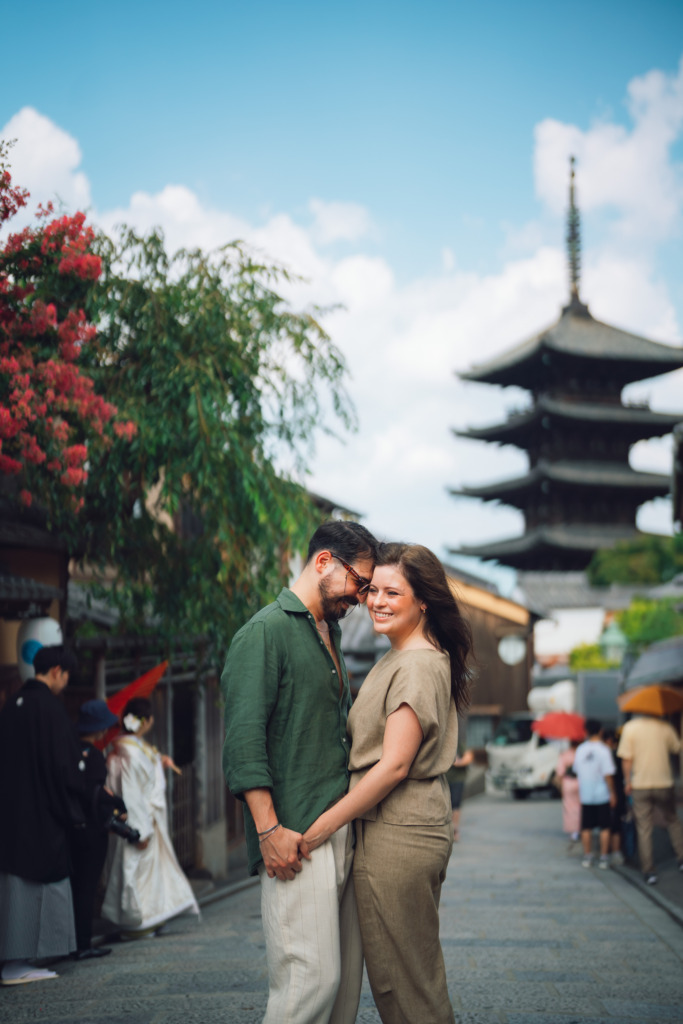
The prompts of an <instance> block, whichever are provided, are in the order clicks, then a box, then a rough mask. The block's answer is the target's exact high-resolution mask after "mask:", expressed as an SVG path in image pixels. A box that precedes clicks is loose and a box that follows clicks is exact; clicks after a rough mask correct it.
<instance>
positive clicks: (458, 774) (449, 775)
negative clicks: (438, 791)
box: [446, 744, 474, 843]
mask: <svg viewBox="0 0 683 1024" xmlns="http://www.w3.org/2000/svg"><path fill="white" fill-rule="evenodd" d="M473 761H474V753H473V751H471V750H465V748H464V746H463V745H462V744H461V745H460V746H459V747H458V756H457V757H456V759H455V761H454V762H453V764H452V765H451V767H450V768H449V769H448V771H447V772H446V782H447V783H448V788H449V790H450V793H451V810H452V812H453V842H454V843H457V842H459V840H460V808H461V806H462V798H463V794H464V792H465V782H466V781H467V769H468V768H469V766H470V765H471V764H472V763H473Z"/></svg>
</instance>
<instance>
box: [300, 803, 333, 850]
mask: <svg viewBox="0 0 683 1024" xmlns="http://www.w3.org/2000/svg"><path fill="white" fill-rule="evenodd" d="M335 831H336V829H334V828H332V825H331V822H330V820H329V815H328V813H327V811H325V812H324V813H323V814H321V815H320V817H319V818H316V820H315V821H314V822H313V824H312V825H311V826H310V827H309V828H307V829H306V831H305V832H304V835H303V842H304V843H305V844H306V847H307V849H308V850H309V851H310V850H317V849H318V847H319V846H322V844H323V843H325V842H327V840H328V839H329V838H330V836H331V835H332V834H333V833H334V832H335Z"/></svg>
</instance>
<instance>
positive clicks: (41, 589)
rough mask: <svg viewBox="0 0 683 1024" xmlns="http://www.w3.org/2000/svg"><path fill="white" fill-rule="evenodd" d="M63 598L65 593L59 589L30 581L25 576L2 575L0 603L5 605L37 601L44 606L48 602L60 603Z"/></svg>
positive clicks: (0, 578)
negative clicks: (14, 602)
mask: <svg viewBox="0 0 683 1024" xmlns="http://www.w3.org/2000/svg"><path fill="white" fill-rule="evenodd" d="M63 596H64V591H63V590H60V588H59V587H52V586H50V585H49V584H47V583H39V582H38V580H33V579H28V578H27V577H25V576H14V575H13V574H11V573H0V601H2V602H3V603H7V602H13V601H16V602H18V603H25V602H27V601H28V602H32V601H36V602H40V603H41V604H42V603H45V602H47V601H59V600H60V599H61V598H62V597H63Z"/></svg>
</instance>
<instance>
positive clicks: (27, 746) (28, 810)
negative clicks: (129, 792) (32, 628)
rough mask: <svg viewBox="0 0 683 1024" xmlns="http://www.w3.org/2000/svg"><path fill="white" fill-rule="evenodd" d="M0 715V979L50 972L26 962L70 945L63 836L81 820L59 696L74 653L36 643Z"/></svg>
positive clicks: (68, 729) (59, 953) (72, 740)
mask: <svg viewBox="0 0 683 1024" xmlns="http://www.w3.org/2000/svg"><path fill="white" fill-rule="evenodd" d="M33 667H34V671H35V677H34V678H33V679H28V680H27V681H26V682H25V683H24V685H23V686H22V687H21V689H20V690H19V691H18V692H17V693H15V694H14V696H13V697H11V698H10V699H9V700H8V701H7V704H6V705H5V707H4V708H3V711H2V713H1V714H0V822H1V825H0V961H4V964H3V968H2V975H1V978H0V980H1V983H2V984H3V985H22V984H25V983H27V982H33V981H44V980H48V979H51V978H56V977H57V974H56V972H55V971H52V970H47V969H45V968H41V967H36V966H35V963H33V962H32V961H35V960H43V959H49V958H57V957H64V956H67V955H68V954H69V953H70V952H72V951H73V950H75V949H76V933H75V928H74V914H73V906H72V897H71V883H70V881H69V875H70V868H71V865H70V856H69V852H70V851H69V845H70V844H69V837H70V834H71V833H72V832H73V830H74V829H75V828H81V829H82V828H83V827H84V825H85V820H84V813H83V794H84V789H83V771H82V770H80V771H79V757H78V746H77V743H76V736H75V734H74V728H73V725H72V723H71V722H70V721H69V717H68V715H67V713H66V710H65V709H64V706H63V704H62V702H61V700H60V699H59V695H60V694H61V692H62V690H64V688H65V687H66V685H67V683H68V682H69V677H70V676H72V675H73V674H74V673H75V671H76V659H75V657H74V655H73V654H72V653H71V652H70V651H68V650H66V649H65V648H64V647H61V646H54V647H42V648H40V650H39V651H38V652H37V654H36V655H35V658H34V661H33Z"/></svg>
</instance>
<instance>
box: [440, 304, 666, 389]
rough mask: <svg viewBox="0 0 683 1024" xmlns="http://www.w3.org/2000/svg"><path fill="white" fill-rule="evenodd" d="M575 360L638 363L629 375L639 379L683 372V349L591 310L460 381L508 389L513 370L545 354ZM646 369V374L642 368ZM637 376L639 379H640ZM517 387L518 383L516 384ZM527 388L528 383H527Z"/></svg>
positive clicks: (568, 314)
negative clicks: (606, 320)
mask: <svg viewBox="0 0 683 1024" xmlns="http://www.w3.org/2000/svg"><path fill="white" fill-rule="evenodd" d="M544 352H545V353H546V354H547V355H552V353H557V354H558V355H562V356H571V357H574V358H579V359H581V360H591V361H595V360H607V361H609V362H613V363H615V364H616V363H620V364H622V369H623V370H624V372H626V364H633V368H632V369H631V370H630V371H629V373H628V376H629V377H630V378H631V379H633V380H638V379H642V378H644V377H652V376H655V375H657V374H660V373H667V372H668V371H670V370H676V369H678V368H680V367H683V349H682V348H680V347H674V346H672V345H663V344H661V343H660V342H656V341H650V340H649V339H647V338H643V337H641V336H640V335H637V334H631V333H629V332H628V331H622V330H620V329H619V328H617V327H611V326H610V325H609V324H604V323H602V322H601V321H600V320H595V319H594V318H593V317H592V316H591V315H590V313H589V312H588V310H587V309H585V307H582V309H581V310H580V311H577V310H576V309H573V308H572V307H567V308H566V309H565V310H564V311H563V313H562V315H561V316H560V318H559V320H557V321H556V323H554V324H552V325H551V326H550V327H548V328H546V329H545V330H543V331H540V332H539V333H538V334H535V335H534V336H533V337H532V338H529V339H528V340H527V341H524V342H522V343H521V344H520V345H517V346H515V347H514V348H511V349H508V350H507V352H503V353H502V354H501V355H499V356H496V357H495V358H494V359H490V360H489V361H488V362H486V363H481V364H479V365H475V366H473V367H472V368H471V369H470V370H468V371H467V372H466V373H462V374H461V375H460V376H461V377H463V379H465V380H474V381H487V382H489V383H500V384H508V383H513V381H512V380H511V376H512V375H516V374H513V373H512V371H515V370H516V369H519V368H522V367H523V366H524V365H525V364H530V363H534V362H537V361H539V360H541V359H542V358H543V353H544ZM636 364H639V365H640V370H638V369H636V368H635V366H636ZM634 374H635V375H634ZM514 382H517V381H514ZM521 386H522V387H524V386H525V385H524V383H523V382H522V383H521Z"/></svg>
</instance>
